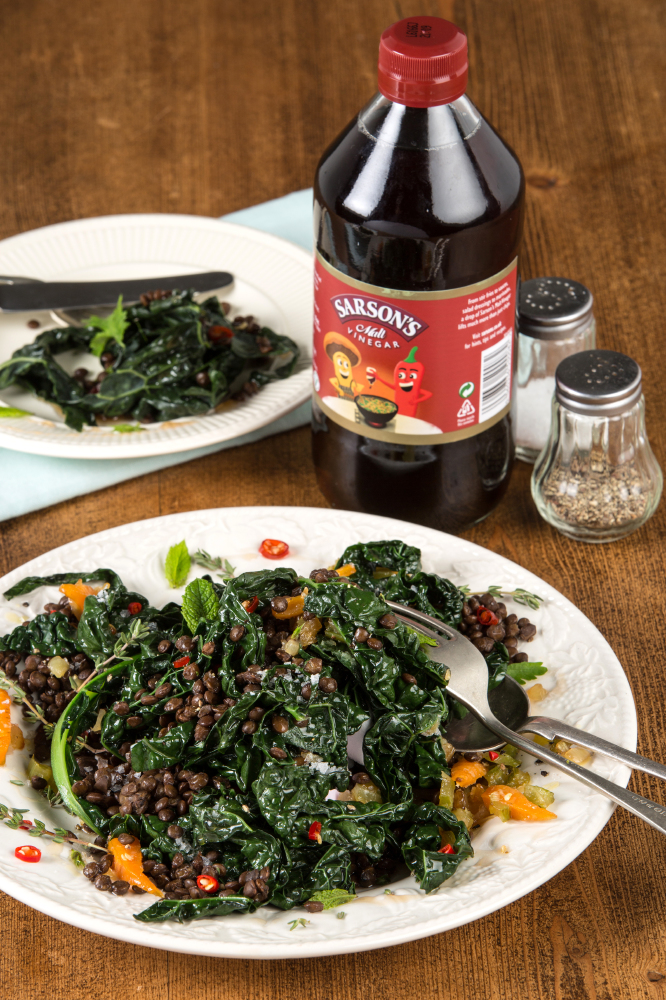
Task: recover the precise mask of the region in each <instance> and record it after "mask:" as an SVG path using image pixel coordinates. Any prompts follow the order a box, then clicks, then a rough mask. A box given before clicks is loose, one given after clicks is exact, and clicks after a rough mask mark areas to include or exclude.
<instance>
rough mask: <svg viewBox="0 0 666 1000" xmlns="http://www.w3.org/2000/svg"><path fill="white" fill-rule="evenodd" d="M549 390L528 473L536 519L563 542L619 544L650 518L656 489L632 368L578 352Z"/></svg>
mask: <svg viewBox="0 0 666 1000" xmlns="http://www.w3.org/2000/svg"><path fill="white" fill-rule="evenodd" d="M555 384H556V389H555V398H554V400H553V403H552V422H551V428H550V437H549V440H548V443H547V445H546V448H545V449H544V451H543V452H542V453H541V454H540V455H539V457H538V459H537V462H536V465H535V467H534V471H533V473H532V496H533V497H534V501H535V503H536V505H537V508H538V510H539V513H540V514H541V516H542V517H543V518H545V520H546V521H548V522H549V523H550V524H552V525H553V526H554V527H555V528H557V529H558V530H559V531H561V532H562V534H564V535H567V536H568V537H569V538H575V539H579V540H581V541H585V542H611V541H615V540H616V539H618V538H623V537H624V536H625V535H628V534H630V532H632V531H635V530H636V529H637V528H640V527H641V525H642V524H644V523H645V522H646V521H647V519H648V518H649V517H651V516H652V514H653V513H654V511H655V510H656V508H657V505H658V503H659V498H660V497H661V490H662V485H663V476H662V473H661V469H660V468H659V465H658V463H657V460H656V458H655V457H654V454H653V452H652V449H651V447H650V443H649V441H648V439H647V436H646V433H645V399H644V397H643V393H642V386H641V370H640V367H639V366H638V364H637V363H636V362H635V361H633V360H632V359H631V358H629V357H627V356H626V354H619V353H618V352H617V351H600V350H594V351H582V352H581V353H580V354H575V355H573V356H572V357H569V358H566V359H565V360H564V361H561V362H560V364H559V365H558V367H557V372H556V376H555Z"/></svg>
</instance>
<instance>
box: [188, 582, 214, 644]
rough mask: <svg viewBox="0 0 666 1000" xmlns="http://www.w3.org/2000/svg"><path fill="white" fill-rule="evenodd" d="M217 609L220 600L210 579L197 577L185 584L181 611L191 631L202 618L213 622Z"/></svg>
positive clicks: (194, 629) (193, 630)
mask: <svg viewBox="0 0 666 1000" xmlns="http://www.w3.org/2000/svg"><path fill="white" fill-rule="evenodd" d="M219 610H220V601H219V598H218V596H217V594H216V593H215V591H214V590H213V584H212V583H211V582H210V580H204V579H202V578H201V577H197V579H196V580H192V583H189V584H188V585H187V588H186V590H185V593H184V594H183V607H182V612H183V618H184V619H185V621H186V622H187V625H188V628H189V629H190V631H191V632H196V629H197V625H198V624H199V622H200V621H201V619H202V618H203V619H204V621H207V622H214V621H215V620H216V618H217V616H218V613H219Z"/></svg>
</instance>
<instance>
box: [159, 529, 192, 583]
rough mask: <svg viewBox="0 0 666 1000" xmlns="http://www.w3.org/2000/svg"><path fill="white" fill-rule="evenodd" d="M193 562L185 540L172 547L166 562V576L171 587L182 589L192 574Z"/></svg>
mask: <svg viewBox="0 0 666 1000" xmlns="http://www.w3.org/2000/svg"><path fill="white" fill-rule="evenodd" d="M191 566H192V560H191V558H190V553H189V552H188V551H187V545H186V544H185V540H183V541H182V542H178V543H177V544H176V545H172V546H171V548H170V549H169V551H168V552H167V557H166V559H165V560H164V575H165V576H166V578H167V583H168V584H169V586H170V587H182V586H183V584H184V583H185V581H186V580H187V577H188V575H189V572H190V568H191Z"/></svg>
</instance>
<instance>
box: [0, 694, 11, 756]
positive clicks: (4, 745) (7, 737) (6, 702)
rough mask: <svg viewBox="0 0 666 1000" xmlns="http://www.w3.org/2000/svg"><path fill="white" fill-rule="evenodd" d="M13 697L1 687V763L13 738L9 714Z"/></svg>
mask: <svg viewBox="0 0 666 1000" xmlns="http://www.w3.org/2000/svg"><path fill="white" fill-rule="evenodd" d="M10 705H11V699H10V697H9V695H8V694H7V692H6V691H3V690H2V689H1V688H0V764H4V762H5V757H6V756H7V751H8V750H9V745H10V743H11V739H12V720H11V716H10V714H9V706H10Z"/></svg>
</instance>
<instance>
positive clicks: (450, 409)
mask: <svg viewBox="0 0 666 1000" xmlns="http://www.w3.org/2000/svg"><path fill="white" fill-rule="evenodd" d="M517 265H518V261H517V259H516V260H514V261H513V262H512V263H511V264H509V266H508V267H505V268H504V270H503V271H500V272H499V273H498V274H494V275H493V276H492V277H490V278H486V279H485V280H484V281H479V282H477V283H476V284H474V285H467V286H465V287H464V288H452V289H448V290H446V291H438V292H407V291H401V290H399V289H391V288H380V287H379V286H378V285H368V284H366V283H365V282H363V281H356V280H355V279H353V278H349V277H347V275H345V274H342V273H341V272H340V271H338V270H337V269H336V268H334V267H332V266H331V265H330V264H329V263H328V262H327V261H325V260H324V259H323V257H321V255H320V254H319V253H317V254H316V255H315V311H314V346H313V380H314V399H315V402H316V403H317V404H318V405H319V407H320V408H321V409H322V410H323V412H324V413H325V414H326V416H327V417H328V418H329V419H330V420H333V421H334V422H335V423H337V424H340V425H341V426H342V427H345V428H346V429H347V430H350V431H353V432H354V433H355V434H362V435H363V436H364V437H367V438H372V439H374V440H377V441H387V442H395V443H396V444H442V443H444V442H447V441H460V440H461V439H463V438H467V437H472V436H473V435H475V434H479V433H480V432H481V431H483V430H486V428H488V427H491V426H492V425H493V424H496V423H497V422H498V421H500V420H501V419H502V417H504V416H505V414H507V413H508V412H509V409H510V406H511V385H512V373H513V343H514V325H515V317H516V276H517Z"/></svg>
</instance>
